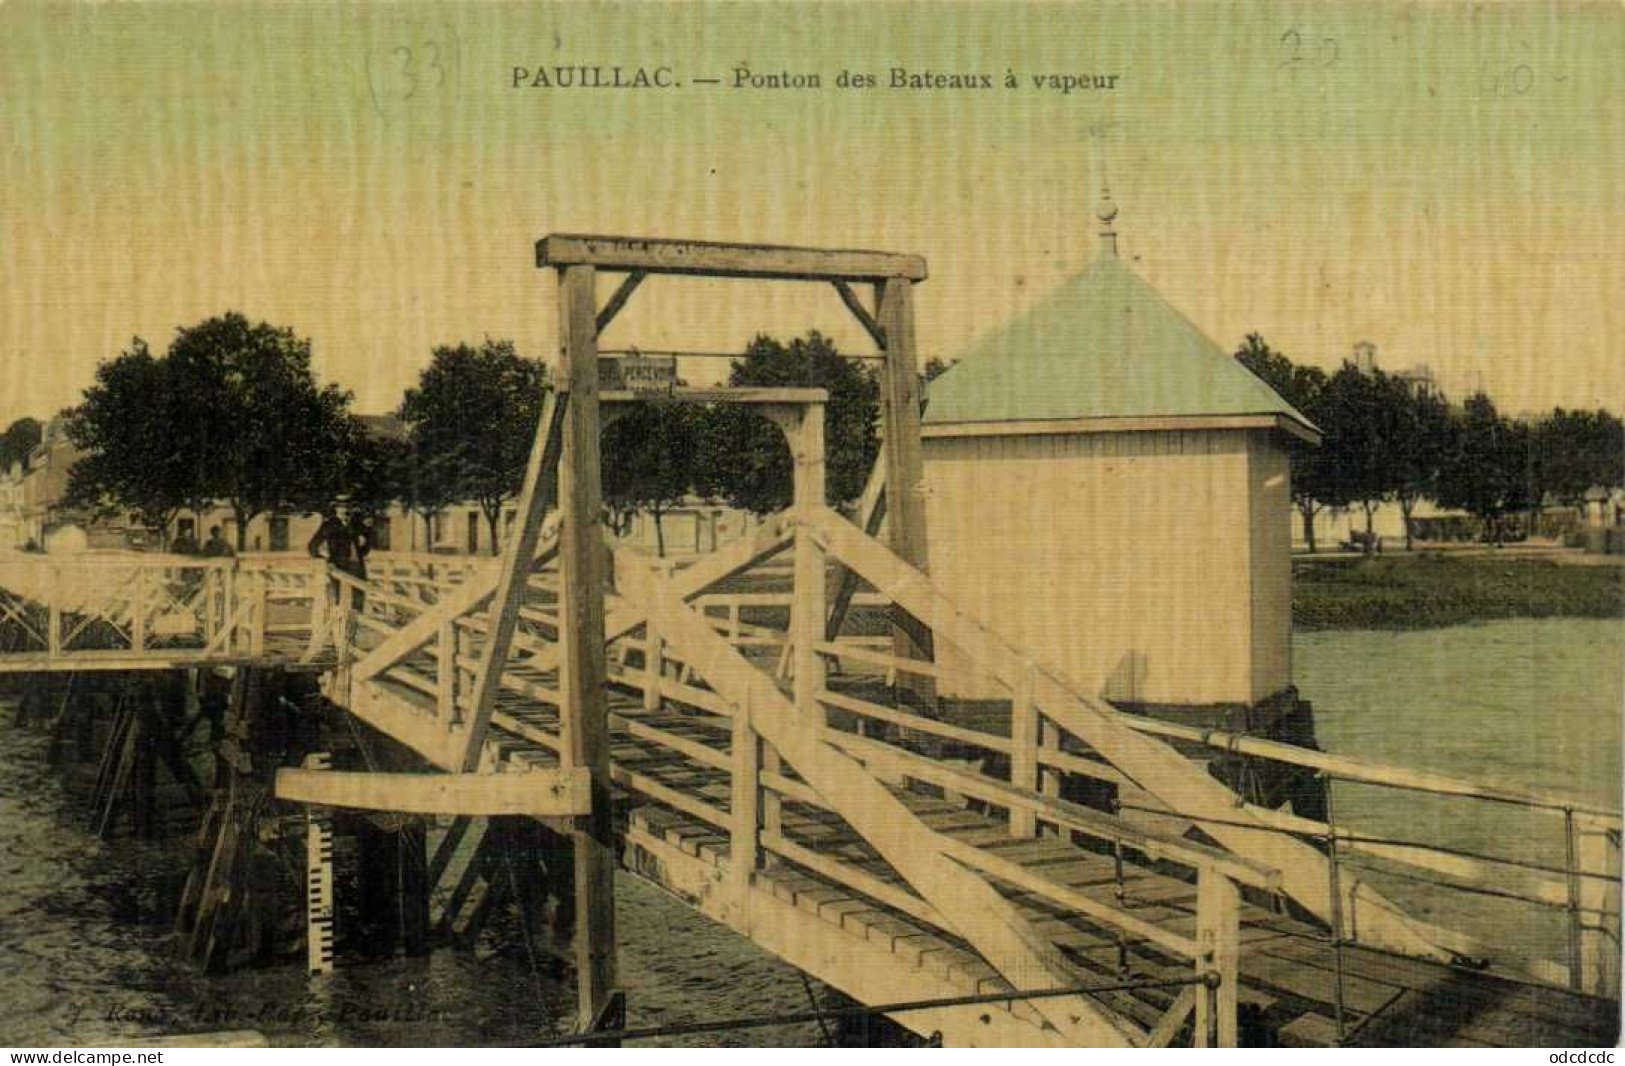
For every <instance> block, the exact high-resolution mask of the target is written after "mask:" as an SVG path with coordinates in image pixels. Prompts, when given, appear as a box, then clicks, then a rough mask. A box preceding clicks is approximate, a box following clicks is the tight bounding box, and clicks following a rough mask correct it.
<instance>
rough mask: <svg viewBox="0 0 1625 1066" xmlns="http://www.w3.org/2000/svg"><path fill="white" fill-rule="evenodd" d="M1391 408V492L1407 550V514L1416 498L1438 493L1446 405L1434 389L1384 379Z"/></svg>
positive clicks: (1446, 444) (1447, 428)
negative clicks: (1403, 523) (1402, 522)
mask: <svg viewBox="0 0 1625 1066" xmlns="http://www.w3.org/2000/svg"><path fill="white" fill-rule="evenodd" d="M1386 385H1387V388H1388V391H1389V398H1388V402H1389V404H1391V405H1392V408H1393V411H1392V414H1393V421H1392V428H1393V438H1392V446H1391V449H1390V451H1391V455H1390V459H1391V461H1392V475H1393V481H1392V484H1393V496H1394V499H1395V500H1396V501H1397V502H1398V503H1399V510H1400V514H1401V515H1402V516H1403V517H1404V520H1405V550H1406V551H1410V550H1411V539H1412V535H1413V534H1412V528H1411V515H1412V514H1413V513H1414V512H1415V510H1416V505H1417V503H1418V502H1419V501H1421V500H1422V499H1425V498H1432V497H1436V496H1437V495H1438V489H1439V472H1440V470H1441V469H1442V468H1443V466H1444V462H1445V457H1446V455H1447V454H1448V453H1449V451H1450V443H1451V425H1450V407H1449V405H1448V404H1446V403H1445V401H1444V397H1442V396H1440V395H1438V394H1437V393H1434V392H1430V391H1426V390H1421V389H1413V388H1411V387H1410V386H1409V385H1408V384H1407V383H1406V382H1405V381H1403V380H1402V379H1400V378H1397V377H1390V378H1387V379H1386Z"/></svg>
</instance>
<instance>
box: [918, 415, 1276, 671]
mask: <svg viewBox="0 0 1625 1066" xmlns="http://www.w3.org/2000/svg"><path fill="white" fill-rule="evenodd" d="M925 460H926V469H925V494H926V500H927V509H928V510H927V529H928V530H929V532H930V537H931V546H930V549H931V570H932V573H933V575H934V577H935V578H936V580H937V581H938V582H939V583H940V587H941V588H943V589H944V591H945V592H946V593H947V594H948V595H949V596H950V597H952V598H953V599H954V600H955V601H957V602H959V603H960V604H962V605H963V606H964V607H965V608H966V609H968V610H970V611H971V612H973V613H974V614H976V615H977V616H978V617H980V618H982V619H983V620H984V621H985V622H986V623H987V624H988V625H990V626H991V627H992V628H994V629H995V630H997V631H998V632H1000V633H1002V634H1004V635H1005V636H1006V638H1007V639H1009V640H1011V641H1012V642H1013V643H1015V644H1017V645H1020V646H1027V647H1031V648H1032V649H1033V653H1034V655H1035V656H1038V657H1040V658H1043V659H1045V660H1046V661H1049V662H1053V663H1054V664H1055V665H1057V666H1059V667H1060V668H1062V669H1063V670H1065V671H1066V672H1067V673H1068V674H1070V675H1071V676H1072V677H1073V678H1074V679H1075V680H1076V681H1078V682H1079V683H1081V684H1083V685H1085V687H1086V688H1090V689H1094V690H1098V691H1099V692H1100V693H1101V694H1103V695H1105V696H1107V697H1108V698H1120V699H1133V700H1143V701H1149V702H1169V703H1217V702H1227V701H1240V700H1249V699H1251V698H1253V695H1254V691H1255V687H1256V680H1255V670H1254V666H1253V659H1254V655H1255V648H1254V639H1253V626H1254V616H1255V612H1254V608H1253V606H1252V604H1251V602H1250V600H1251V596H1250V593H1251V591H1252V588H1253V585H1254V578H1253V575H1252V573H1251V559H1252V556H1253V554H1254V551H1255V548H1260V547H1261V545H1258V544H1256V543H1255V538H1254V536H1253V534H1252V532H1251V530H1250V525H1251V523H1250V522H1249V519H1250V517H1251V516H1250V510H1249V501H1248V496H1249V492H1248V491H1247V486H1248V485H1249V483H1250V480H1251V478H1252V474H1253V471H1252V466H1253V460H1252V458H1251V456H1250V453H1249V443H1248V438H1247V435H1246V434H1244V433H1238V432H1234V431H1222V430H1221V431H1215V430H1190V431H1166V432H1143V433H1097V434H1079V435H1072V436H1008V437H975V438H957V439H955V438H948V439H943V438H938V439H928V440H926V441H925ZM1264 465H1267V464H1264ZM1261 469H1262V468H1261ZM1260 506H1262V504H1261V505H1260ZM1266 525H1268V526H1269V527H1270V528H1271V529H1277V528H1278V527H1279V526H1280V523H1279V522H1278V521H1273V520H1272V521H1271V522H1269V523H1266ZM1261 639H1262V638H1261ZM942 657H943V658H944V660H945V662H947V663H950V664H951V663H952V662H953V657H954V651H953V649H952V648H946V649H944V650H943V652H942ZM1265 674H1267V671H1266V672H1264V673H1261V674H1260V675H1259V676H1260V677H1262V676H1265ZM950 691H953V690H952V689H950ZM955 694H958V695H965V696H968V697H976V698H994V697H997V696H1000V695H1003V693H1000V692H997V691H992V690H989V691H985V692H983V691H971V690H966V689H964V687H963V685H962V686H961V687H960V690H959V691H957V692H955Z"/></svg>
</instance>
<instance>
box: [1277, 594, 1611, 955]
mask: <svg viewBox="0 0 1625 1066" xmlns="http://www.w3.org/2000/svg"><path fill="white" fill-rule="evenodd" d="M1292 668H1293V676H1294V679H1295V680H1296V683H1297V685H1298V687H1299V689H1300V690H1301V691H1302V692H1303V694H1304V695H1305V696H1306V697H1307V698H1308V699H1310V700H1311V701H1312V702H1313V704H1314V709H1315V730H1316V734H1317V736H1318V738H1319V740H1320V744H1321V746H1322V747H1323V748H1325V749H1326V750H1328V751H1332V752H1338V753H1341V754H1347V755H1357V756H1361V757H1364V758H1367V759H1372V760H1377V761H1381V762H1387V763H1392V764H1395V765H1399V766H1406V767H1413V768H1417V769H1427V770H1436V771H1440V772H1443V773H1447V774H1451V775H1454V776H1457V777H1466V778H1469V779H1472V780H1475V781H1485V782H1494V783H1499V784H1501V785H1504V786H1508V787H1512V788H1520V789H1526V790H1532V791H1540V792H1544V793H1552V794H1556V795H1558V796H1561V797H1564V798H1567V799H1572V800H1574V801H1577V802H1588V803H1594V804H1599V805H1603V806H1607V807H1611V808H1613V809H1616V810H1617V809H1619V807H1620V793H1621V776H1620V774H1621V766H1620V754H1621V748H1622V739H1621V716H1622V708H1625V622H1622V621H1619V620H1593V619H1542V620H1513V621H1500V622H1486V623H1481V624H1476V625H1467V626H1453V627H1450V628H1447V629H1433V630H1422V631H1415V632H1403V633H1389V632H1317V633H1305V634H1300V635H1299V636H1298V637H1297V638H1296V639H1295V640H1294V642H1293V662H1292ZM1333 799H1334V815H1335V820H1336V821H1337V823H1338V824H1339V826H1340V827H1341V826H1344V825H1346V826H1348V827H1349V828H1351V829H1353V830H1356V831H1359V832H1362V833H1366V834H1369V835H1371V836H1375V837H1384V838H1392V839H1405V840H1418V841H1425V842H1429V843H1435V844H1444V845H1447V846H1450V847H1454V848H1459V849H1463V850H1467V851H1473V852H1479V853H1483V854H1490V855H1497V856H1504V857H1507V858H1511V859H1516V860H1519V861H1522V862H1532V863H1540V864H1544V865H1548V866H1554V867H1558V868H1561V867H1562V866H1563V864H1564V861H1565V856H1566V837H1565V833H1564V823H1563V816H1562V814H1561V813H1558V812H1545V811H1543V812H1534V811H1528V810H1523V809H1519V808H1515V807H1509V806H1506V805H1503V804H1496V803H1485V802H1482V801H1475V800H1463V799H1456V798H1452V797H1442V796H1429V795H1422V794H1418V793H1397V792H1395V791H1393V790H1391V789H1384V788H1373V787H1369V786H1361V785H1351V784H1348V783H1346V782H1339V783H1337V784H1336V785H1334V792H1333ZM1503 869H1504V879H1503V880H1502V881H1501V883H1500V885H1499V887H1500V888H1503V889H1506V890H1513V891H1520V892H1521V891H1525V890H1526V889H1527V888H1528V886H1529V881H1528V877H1529V875H1527V874H1524V873H1521V872H1520V871H1518V870H1516V869H1512V868H1503ZM1371 880H1372V881H1373V883H1375V884H1377V885H1378V886H1379V887H1381V888H1382V889H1383V890H1384V891H1386V892H1388V893H1389V894H1390V895H1392V896H1394V897H1395V898H1396V899H1397V900H1399V901H1402V902H1403V903H1405V904H1406V906H1407V909H1409V910H1411V911H1412V912H1413V913H1419V914H1421V915H1424V916H1428V917H1430V918H1432V919H1433V920H1435V921H1436V922H1438V923H1439V924H1441V925H1445V926H1447V927H1449V928H1452V929H1456V930H1459V931H1462V932H1467V933H1470V934H1473V935H1475V936H1477V937H1478V938H1479V939H1481V940H1482V941H1484V942H1485V944H1486V946H1487V947H1488V948H1489V949H1490V950H1491V951H1492V952H1493V953H1494V954H1496V955H1510V956H1514V957H1525V958H1546V959H1556V960H1560V961H1561V960H1563V959H1565V958H1566V952H1567V925H1566V919H1565V917H1564V915H1563V914H1561V913H1559V912H1558V911H1555V910H1551V909H1546V908H1537V907H1531V906H1527V905H1525V904H1522V903H1512V902H1509V901H1506V900H1502V899H1498V898H1495V897H1490V896H1483V895H1471V894H1465V893H1462V892H1459V891H1444V890H1441V889H1439V888H1438V887H1436V886H1430V885H1427V884H1420V883H1417V882H1415V881H1412V880H1405V879H1397V878H1395V877H1392V876H1381V875H1376V876H1373V877H1372V878H1371Z"/></svg>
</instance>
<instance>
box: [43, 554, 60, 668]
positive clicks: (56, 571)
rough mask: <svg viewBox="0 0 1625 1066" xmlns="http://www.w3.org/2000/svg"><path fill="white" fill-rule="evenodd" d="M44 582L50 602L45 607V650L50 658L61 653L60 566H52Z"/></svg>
mask: <svg viewBox="0 0 1625 1066" xmlns="http://www.w3.org/2000/svg"><path fill="white" fill-rule="evenodd" d="M48 573H49V574H50V575H51V577H50V580H49V582H48V583H47V584H46V589H47V593H46V594H47V595H48V596H49V597H50V602H49V603H47V604H46V607H45V624H46V630H45V652H46V654H47V655H49V656H50V657H51V658H53V659H54V658H56V657H57V656H58V655H61V654H62V567H61V566H59V565H58V566H52V567H51V569H50V570H49V571H48Z"/></svg>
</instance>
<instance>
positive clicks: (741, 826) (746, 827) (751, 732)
mask: <svg viewBox="0 0 1625 1066" xmlns="http://www.w3.org/2000/svg"><path fill="white" fill-rule="evenodd" d="M651 613H654V612H651ZM750 716H751V707H750V697H749V694H748V693H747V695H746V698H745V699H744V701H743V702H742V703H740V704H739V705H738V706H737V707H735V708H734V717H733V739H732V754H733V765H732V767H731V769H732V771H733V779H732V794H731V797H730V800H731V802H730V808H731V811H732V816H733V829H732V832H731V834H730V838H729V841H728V866H729V873H730V874H731V875H732V877H731V879H732V882H733V895H734V900H735V905H736V906H737V907H738V908H739V925H738V926H736V928H738V929H740V930H742V931H744V932H745V933H746V935H749V933H750V886H751V878H752V877H753V876H754V874H755V873H756V867H757V865H758V862H759V860H760V856H761V844H760V840H761V838H760V836H759V833H760V825H761V807H762V804H761V799H762V793H761V784H760V778H761V772H762V742H761V740H760V738H758V737H757V735H756V727H755V726H754V725H753V724H752V722H751V717H750Z"/></svg>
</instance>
